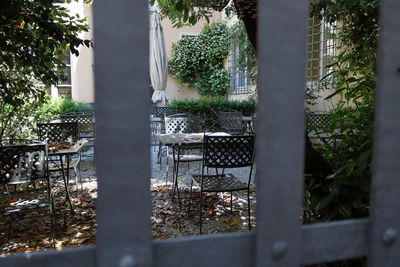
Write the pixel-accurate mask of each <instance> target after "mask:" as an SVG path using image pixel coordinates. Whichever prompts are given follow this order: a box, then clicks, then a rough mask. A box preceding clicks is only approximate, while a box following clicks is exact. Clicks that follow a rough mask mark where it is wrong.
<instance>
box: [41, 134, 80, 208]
mask: <svg viewBox="0 0 400 267" xmlns="http://www.w3.org/2000/svg"><path fill="white" fill-rule="evenodd" d="M87 142H88V141H87V140H85V139H84V140H78V141H76V142H74V143H73V145H72V146H71V147H70V148H68V149H59V150H56V151H50V150H49V154H48V155H49V158H51V157H58V158H59V161H60V167H59V168H60V171H61V173H62V177H63V181H64V186H65V193H66V201H68V203H69V206H70V208H71V211H72V213H74V212H75V211H74V207H73V204H72V201H71V196H70V193H69V189H68V184H69V168H70V160H69V159H68V158H69V157H70V156H72V155H77V154H79V153H80V152H81V150H82V148H83V147H84V146H85V144H86V143H87ZM53 144H57V143H53ZM49 147H50V149H51V145H50V146H49ZM64 157H65V158H66V165H67V166H66V168H64ZM65 171H66V173H65Z"/></svg>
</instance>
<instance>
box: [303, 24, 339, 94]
mask: <svg viewBox="0 0 400 267" xmlns="http://www.w3.org/2000/svg"><path fill="white" fill-rule="evenodd" d="M336 31H337V27H336V25H335V24H330V23H326V22H324V21H321V20H319V19H317V18H310V19H309V20H308V32H307V41H308V43H307V89H308V90H311V91H314V90H318V89H319V88H321V87H322V86H323V87H324V88H328V89H329V88H333V87H334V86H335V82H334V79H333V76H330V77H329V78H326V79H323V78H324V77H325V76H326V75H327V74H329V73H330V72H332V71H333V67H331V66H329V65H330V64H331V63H332V61H333V59H334V57H335V55H336V50H337V47H336ZM321 79H323V80H322V81H321Z"/></svg>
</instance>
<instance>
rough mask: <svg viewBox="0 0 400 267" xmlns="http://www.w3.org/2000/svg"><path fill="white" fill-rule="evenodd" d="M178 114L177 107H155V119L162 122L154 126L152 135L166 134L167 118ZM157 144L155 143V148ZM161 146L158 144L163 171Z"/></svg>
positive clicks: (159, 161) (159, 160)
mask: <svg viewBox="0 0 400 267" xmlns="http://www.w3.org/2000/svg"><path fill="white" fill-rule="evenodd" d="M177 113H178V109H177V108H176V107H159V106H155V107H154V109H153V117H154V118H160V121H159V122H158V123H156V125H152V129H151V130H152V135H153V137H154V135H155V134H163V133H165V117H168V116H171V115H174V114H177ZM156 145H157V144H156V143H154V146H156ZM161 153H162V150H161V145H160V144H158V163H159V164H160V170H161V169H162V164H161Z"/></svg>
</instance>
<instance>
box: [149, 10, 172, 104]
mask: <svg viewBox="0 0 400 267" xmlns="http://www.w3.org/2000/svg"><path fill="white" fill-rule="evenodd" d="M167 75H168V65H167V53H166V52H165V43H164V34H163V30H162V26H161V17H160V15H159V14H158V13H157V12H153V14H151V17H150V80H151V85H152V86H153V88H154V93H153V96H152V97H151V100H152V101H153V103H158V104H162V105H165V104H166V103H167V101H168V98H167V94H166V92H165V88H166V86H167Z"/></svg>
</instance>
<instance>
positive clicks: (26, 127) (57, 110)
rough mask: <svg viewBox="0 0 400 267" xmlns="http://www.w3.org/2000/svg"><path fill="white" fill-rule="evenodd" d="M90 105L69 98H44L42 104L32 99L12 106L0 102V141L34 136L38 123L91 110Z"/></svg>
mask: <svg viewBox="0 0 400 267" xmlns="http://www.w3.org/2000/svg"><path fill="white" fill-rule="evenodd" d="M91 109H92V107H91V105H90V104H86V103H81V102H76V101H73V100H72V99H70V98H58V99H52V98H51V97H50V96H46V97H45V99H44V101H43V103H40V102H39V101H37V100H35V99H32V100H28V101H25V102H24V103H23V104H21V105H18V106H13V105H9V104H6V103H4V102H2V101H0V110H1V113H0V140H1V139H7V138H29V137H31V136H32V135H34V133H35V131H36V125H37V123H39V122H50V121H51V120H53V119H56V118H57V117H58V115H61V114H71V113H78V112H79V111H82V110H91Z"/></svg>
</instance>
